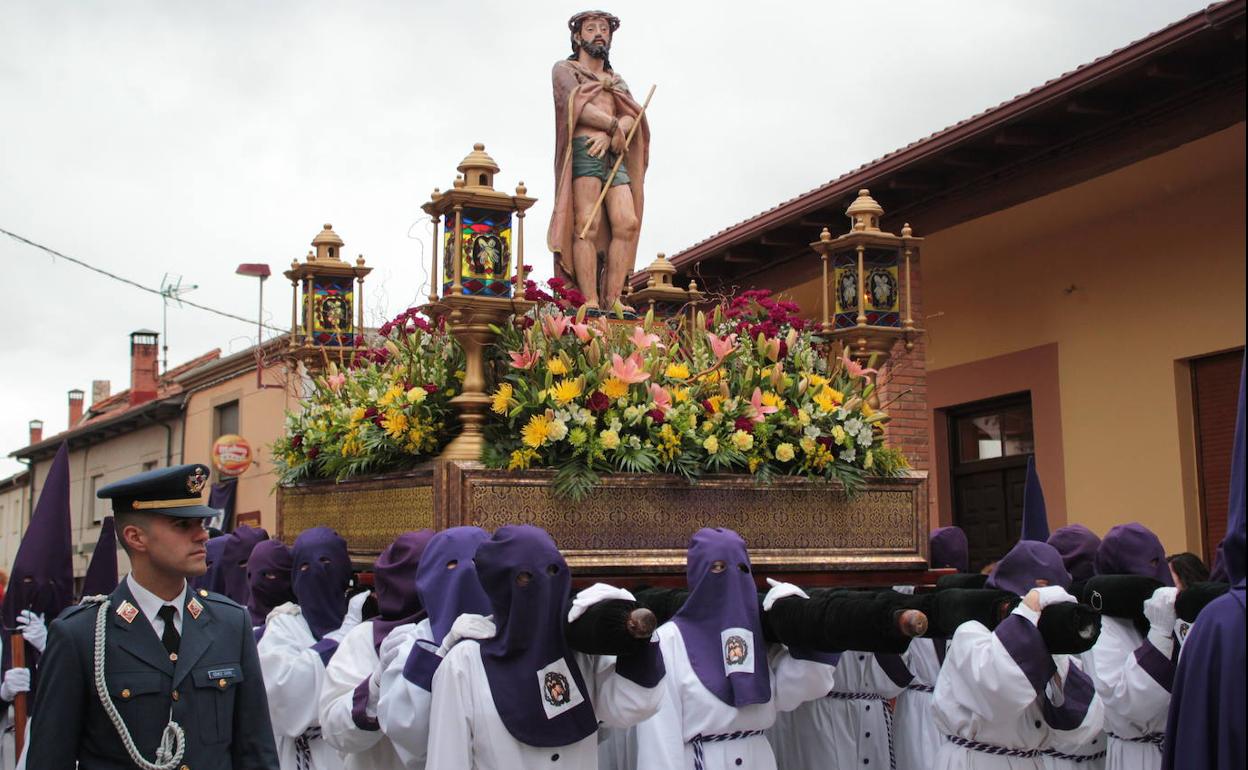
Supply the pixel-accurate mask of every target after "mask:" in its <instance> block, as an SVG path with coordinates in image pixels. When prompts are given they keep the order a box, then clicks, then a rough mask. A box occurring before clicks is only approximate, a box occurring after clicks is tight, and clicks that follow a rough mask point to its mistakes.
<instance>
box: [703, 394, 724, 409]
mask: <svg viewBox="0 0 1248 770" xmlns="http://www.w3.org/2000/svg"><path fill="white" fill-rule="evenodd" d="M706 403H707V404H709V405H710V407H711V412H718V411H719V409H720V406H721V405H722V404H723V403H724V397H723V396H711V397H710V398H708V399H707V400H706Z"/></svg>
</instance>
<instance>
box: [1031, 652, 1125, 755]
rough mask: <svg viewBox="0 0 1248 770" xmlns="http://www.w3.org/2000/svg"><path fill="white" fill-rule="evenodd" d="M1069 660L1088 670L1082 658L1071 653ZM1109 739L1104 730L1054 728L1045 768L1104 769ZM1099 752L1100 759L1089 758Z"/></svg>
mask: <svg viewBox="0 0 1248 770" xmlns="http://www.w3.org/2000/svg"><path fill="white" fill-rule="evenodd" d="M1069 661H1070V665H1072V666H1078V667H1079V668H1080V669H1083V670H1084V671H1086V670H1087V669H1086V668H1085V667H1084V665H1083V662H1082V660H1081V659H1080V658H1078V657H1076V656H1073V655H1071V656H1069ZM1094 684H1095V683H1094ZM1089 735H1091V737H1089ZM1107 740H1109V739H1108V738H1107V737H1106V736H1105V733H1104V731H1100V732H1097V733H1095V734H1091V733H1090V732H1088V731H1075V732H1073V733H1069V732H1064V731H1060V730H1054V731H1053V732H1052V733H1051V734H1050V738H1049V746H1048V751H1049V753H1048V754H1046V755H1045V757H1044V768H1045V770H1104V768H1105V756H1104V755H1105V753H1106V752H1105V742H1106V741H1107ZM1098 754H1099V755H1101V756H1100V757H1099V758H1098V759H1090V758H1089V757H1093V756H1096V755H1098ZM1060 755H1065V756H1060ZM1076 758H1077V759H1076Z"/></svg>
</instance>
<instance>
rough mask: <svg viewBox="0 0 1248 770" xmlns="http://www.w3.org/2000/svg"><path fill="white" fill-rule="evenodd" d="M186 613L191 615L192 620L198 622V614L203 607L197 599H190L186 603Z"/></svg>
mask: <svg viewBox="0 0 1248 770" xmlns="http://www.w3.org/2000/svg"><path fill="white" fill-rule="evenodd" d="M186 611H187V612H189V613H191V617H192V618H193V619H195V620H199V614H200V613H201V612H203V611H204V605H202V604H200V603H199V599H196V598H194V597H191V600H190V601H189V602H187V603H186Z"/></svg>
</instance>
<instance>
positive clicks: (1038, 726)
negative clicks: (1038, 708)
mask: <svg viewBox="0 0 1248 770" xmlns="http://www.w3.org/2000/svg"><path fill="white" fill-rule="evenodd" d="M1036 729H1037V730H1039V729H1040V720H1039V719H1037V720H1036Z"/></svg>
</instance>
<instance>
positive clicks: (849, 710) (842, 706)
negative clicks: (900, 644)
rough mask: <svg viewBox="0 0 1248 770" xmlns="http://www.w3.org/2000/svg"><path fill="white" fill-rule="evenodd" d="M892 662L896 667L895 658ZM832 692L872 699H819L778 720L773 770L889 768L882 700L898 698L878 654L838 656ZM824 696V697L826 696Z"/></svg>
mask: <svg viewBox="0 0 1248 770" xmlns="http://www.w3.org/2000/svg"><path fill="white" fill-rule="evenodd" d="M893 658H894V660H895V661H896V662H898V663H900V658H899V657H898V656H893ZM835 676H836V683H835V685H834V686H833V687H832V688H831V690H829V692H830V693H844V694H853V695H857V696H871V697H855V698H850V699H846V698H842V697H835V696H830V697H823V698H819V699H817V700H812V701H809V702H807V703H803V704H802V705H800V706H798V707H797V708H796V709H794V710H793V711H792V712H790V713H788V714H781V715H779V716H778V717H777V718H776V730H775V731H773V736H774V737H775V740H774V743H775V750H776V766H777V767H778V768H780V770H806V768H822V767H831V768H840V767H846V768H848V767H855V768H858V767H863V768H888V767H889V766H890V762H889V749H890V746H889V734H888V727H889V721H890V720H891V719H892V715H891V713H889V709H890V708H891V705H886V704H885V703H884V699H892V698H895V697H897V694H898V693H899V692H901V690H902V685H899V684H897V683H896V682H894V681H893V680H892V679H891V678H890V677H889V676H888V674H887V673H886V672H885V670H884V668H883V667H882V666H881V665H880V661H879V659H878V658H877V656H876V655H873V654H872V653H869V652H857V651H853V650H849V651H846V652H844V653H842V654H841V660H840V663H838V664H837V665H836V674H835ZM824 695H828V693H824Z"/></svg>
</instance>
